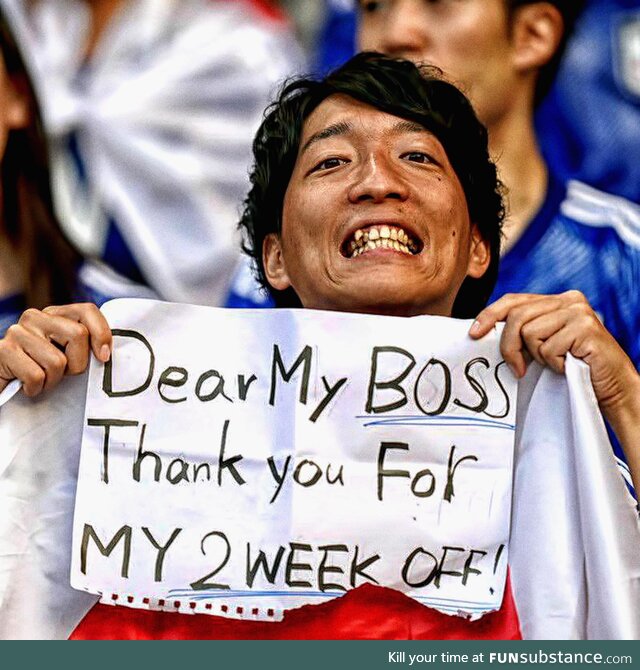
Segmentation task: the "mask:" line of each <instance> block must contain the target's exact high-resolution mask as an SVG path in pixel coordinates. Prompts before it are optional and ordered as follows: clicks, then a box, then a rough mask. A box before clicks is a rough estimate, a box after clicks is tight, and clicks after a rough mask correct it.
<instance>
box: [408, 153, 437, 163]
mask: <svg viewBox="0 0 640 670" xmlns="http://www.w3.org/2000/svg"><path fill="white" fill-rule="evenodd" d="M400 158H402V159H403V160H407V161H411V162H412V163H424V164H428V163H433V164H436V161H435V160H434V159H433V158H432V157H431V156H429V154H426V153H424V151H408V152H407V153H405V154H402V156H400Z"/></svg>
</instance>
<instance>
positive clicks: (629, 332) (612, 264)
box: [491, 177, 640, 368]
mask: <svg viewBox="0 0 640 670" xmlns="http://www.w3.org/2000/svg"><path fill="white" fill-rule="evenodd" d="M571 289H577V290H579V291H582V293H584V294H585V296H586V297H587V299H588V300H589V302H590V304H591V306H592V307H593V309H594V310H595V311H596V312H597V313H598V315H599V316H600V317H601V319H602V320H603V322H604V324H605V326H606V327H607V329H608V330H609V331H610V332H611V334H612V335H613V336H614V337H615V338H616V340H617V341H618V342H619V343H620V345H621V346H622V348H623V349H624V350H625V351H626V352H627V353H628V354H629V356H630V357H631V359H632V360H633V361H634V363H635V365H636V367H637V368H640V207H638V206H637V205H635V204H633V203H631V202H629V201H627V200H624V199H623V198H619V197H617V196H612V195H609V194H606V193H602V192H601V191H598V190H596V189H594V188H591V187H589V186H586V185H585V184H582V183H580V182H576V181H570V182H568V184H566V185H565V184H563V183H561V182H560V181H559V180H557V179H555V178H553V177H552V178H551V179H550V183H549V188H548V192H547V197H546V200H545V202H544V204H543V206H542V208H541V209H540V211H539V213H538V215H537V216H536V217H535V218H534V220H533V221H532V222H531V223H530V224H529V226H528V227H527V229H526V230H525V232H524V234H523V235H522V237H520V239H518V240H517V242H516V243H515V245H514V246H513V247H512V249H511V250H510V251H509V252H508V253H507V254H505V256H504V257H503V258H502V261H501V263H500V271H499V275H498V283H497V285H496V288H495V291H494V293H493V295H492V297H491V301H493V300H496V299H497V298H499V297H500V296H502V295H504V294H505V293H547V294H548V293H561V292H563V291H568V290H571Z"/></svg>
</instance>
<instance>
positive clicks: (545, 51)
mask: <svg viewBox="0 0 640 670" xmlns="http://www.w3.org/2000/svg"><path fill="white" fill-rule="evenodd" d="M511 22H512V25H511V41H512V45H513V54H514V56H513V58H514V65H515V67H516V69H518V70H519V71H521V72H527V71H530V70H538V69H540V68H541V67H542V66H544V65H546V63H548V62H549V61H550V60H551V59H552V58H553V55H554V54H555V53H556V51H557V50H558V47H559V46H560V42H561V41H562V35H563V34H564V21H563V19H562V14H561V13H560V12H559V10H558V8H557V7H554V6H553V5H552V4H551V3H549V2H533V3H529V4H526V5H522V6H521V7H517V8H516V9H514V11H513V16H512V19H511Z"/></svg>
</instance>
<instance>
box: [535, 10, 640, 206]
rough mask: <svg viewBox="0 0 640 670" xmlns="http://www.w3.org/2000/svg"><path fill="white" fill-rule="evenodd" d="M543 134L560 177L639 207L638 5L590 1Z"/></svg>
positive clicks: (543, 111)
mask: <svg viewBox="0 0 640 670" xmlns="http://www.w3.org/2000/svg"><path fill="white" fill-rule="evenodd" d="M537 127H538V137H539V139H540V142H541V145H542V150H543V153H544V155H545V158H546V159H547V162H548V163H549V165H550V166H551V167H552V169H553V170H554V172H555V173H556V174H559V175H562V176H563V177H565V178H577V179H580V180H581V181H585V182H587V183H589V184H591V185H592V186H595V187H597V188H600V189H602V190H604V191H607V192H608V193H616V194H617V195H623V196H624V197H626V198H629V199H631V200H634V201H636V202H640V161H638V156H639V155H640V132H639V129H640V0H590V2H588V3H587V7H586V9H585V10H584V13H583V14H582V15H581V16H580V19H579V21H578V24H577V25H576V30H575V33H574V34H573V35H572V37H571V40H570V41H569V44H568V47H567V51H566V53H565V55H564V58H563V60H562V65H561V67H560V70H559V72H558V76H557V77H556V80H555V82H554V86H553V88H552V91H551V94H550V95H549V96H548V98H547V99H546V100H545V101H544V103H543V104H542V106H541V108H540V109H539V110H538V118H537Z"/></svg>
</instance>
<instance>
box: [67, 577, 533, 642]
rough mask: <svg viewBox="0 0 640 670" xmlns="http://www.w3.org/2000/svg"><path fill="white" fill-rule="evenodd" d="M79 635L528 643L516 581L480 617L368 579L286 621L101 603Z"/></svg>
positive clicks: (95, 637)
mask: <svg viewBox="0 0 640 670" xmlns="http://www.w3.org/2000/svg"><path fill="white" fill-rule="evenodd" d="M71 639H72V640H98V639H118V640H176V639H179V640H203V639H215V640H296V639H300V640H339V639H342V640H372V639H374V640H521V639H522V634H521V632H520V625H519V622H518V615H517V612H516V607H515V603H514V600H513V595H512V592H511V584H510V581H509V579H507V583H506V586H505V593H504V599H503V601H502V607H501V608H500V610H499V611H497V612H493V613H491V614H486V615H485V616H483V617H482V618H481V619H479V620H478V621H467V620H465V619H462V618H461V617H456V616H448V615H446V614H441V613H440V612H436V611H435V610H433V609H430V608H428V607H425V606H424V605H421V604H420V603H418V602H416V601H415V600H412V599H411V598H409V597H407V596H405V595H404V594H402V593H399V592H398V591H392V590H391V589H386V588H381V587H379V586H373V585H371V584H364V585H363V586H360V587H358V588H357V589H355V590H353V591H350V592H349V593H347V594H345V595H344V596H342V597H340V598H335V599H333V600H331V601H329V602H326V603H323V604H321V605H308V606H306V607H302V608H300V609H296V610H291V611H290V612H287V613H286V614H285V617H284V620H283V621H280V622H274V623H270V622H257V621H238V620H236V619H227V618H223V617H218V616H209V615H207V614H193V615H189V614H174V613H171V612H150V611H146V610H139V609H131V608H128V607H118V606H115V607H114V606H111V605H96V606H95V607H94V608H93V609H92V610H91V611H90V612H89V613H88V614H87V616H86V617H85V618H84V620H83V621H82V622H80V624H79V625H78V627H77V628H76V629H75V631H74V632H73V634H72V636H71Z"/></svg>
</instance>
